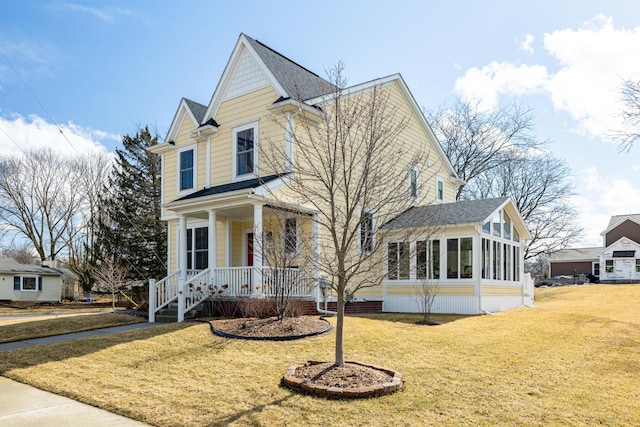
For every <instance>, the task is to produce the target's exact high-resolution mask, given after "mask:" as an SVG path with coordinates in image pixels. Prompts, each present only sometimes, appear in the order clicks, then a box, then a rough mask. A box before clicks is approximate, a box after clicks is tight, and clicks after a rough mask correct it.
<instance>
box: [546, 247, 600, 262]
mask: <svg viewBox="0 0 640 427" xmlns="http://www.w3.org/2000/svg"><path fill="white" fill-rule="evenodd" d="M600 252H602V247H595V248H571V249H561V250H559V251H556V252H554V253H552V254H550V255H549V261H551V262H568V261H594V260H597V259H599V258H600Z"/></svg>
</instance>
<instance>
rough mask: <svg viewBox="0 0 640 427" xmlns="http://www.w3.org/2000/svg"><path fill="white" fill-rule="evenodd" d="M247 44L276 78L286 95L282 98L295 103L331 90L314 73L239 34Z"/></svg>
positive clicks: (323, 80)
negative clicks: (290, 99) (293, 100)
mask: <svg viewBox="0 0 640 427" xmlns="http://www.w3.org/2000/svg"><path fill="white" fill-rule="evenodd" d="M242 36H244V37H245V38H246V40H247V41H248V42H249V44H250V45H251V47H252V48H253V49H254V50H255V52H256V53H257V54H258V56H260V59H261V60H262V62H264V65H266V66H267V68H268V69H269V71H271V74H273V76H274V77H275V78H276V80H277V81H278V83H280V86H282V89H284V91H285V92H286V94H281V95H282V96H283V97H284V98H287V97H288V98H292V99H295V100H296V101H305V100H307V99H311V98H315V97H317V96H320V95H324V94H326V93H327V92H329V91H331V90H332V89H333V85H332V84H331V83H330V82H328V81H327V80H325V79H323V78H322V77H320V76H319V75H317V74H316V73H313V72H311V71H309V70H307V69H306V68H304V67H303V66H301V65H299V64H297V63H296V62H294V61H292V60H290V59H289V58H287V57H286V56H284V55H282V54H280V53H278V52H276V51H275V50H273V49H271V48H270V47H269V46H266V45H265V44H263V43H261V42H260V41H258V40H255V39H253V38H251V37H249V36H247V35H246V34H244V33H243V34H241V37H242Z"/></svg>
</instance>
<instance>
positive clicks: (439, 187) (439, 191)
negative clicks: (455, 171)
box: [436, 177, 444, 202]
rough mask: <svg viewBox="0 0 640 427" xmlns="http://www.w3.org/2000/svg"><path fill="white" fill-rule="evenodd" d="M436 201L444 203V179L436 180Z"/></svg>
mask: <svg viewBox="0 0 640 427" xmlns="http://www.w3.org/2000/svg"><path fill="white" fill-rule="evenodd" d="M436 201H438V202H444V181H443V180H442V178H439V177H438V178H436Z"/></svg>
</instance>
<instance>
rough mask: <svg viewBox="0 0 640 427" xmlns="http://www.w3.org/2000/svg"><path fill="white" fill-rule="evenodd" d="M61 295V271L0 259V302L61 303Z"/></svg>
mask: <svg viewBox="0 0 640 427" xmlns="http://www.w3.org/2000/svg"><path fill="white" fill-rule="evenodd" d="M61 295H62V272H61V271H58V270H56V269H54V268H49V267H41V266H39V265H27V264H20V263H19V262H17V261H16V260H14V259H13V258H3V259H0V300H5V301H32V302H60V298H61Z"/></svg>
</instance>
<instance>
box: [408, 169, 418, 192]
mask: <svg viewBox="0 0 640 427" xmlns="http://www.w3.org/2000/svg"><path fill="white" fill-rule="evenodd" d="M409 198H410V199H413V200H415V199H417V198H418V168H417V167H415V166H412V167H411V168H409Z"/></svg>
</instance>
